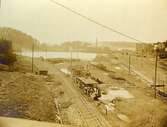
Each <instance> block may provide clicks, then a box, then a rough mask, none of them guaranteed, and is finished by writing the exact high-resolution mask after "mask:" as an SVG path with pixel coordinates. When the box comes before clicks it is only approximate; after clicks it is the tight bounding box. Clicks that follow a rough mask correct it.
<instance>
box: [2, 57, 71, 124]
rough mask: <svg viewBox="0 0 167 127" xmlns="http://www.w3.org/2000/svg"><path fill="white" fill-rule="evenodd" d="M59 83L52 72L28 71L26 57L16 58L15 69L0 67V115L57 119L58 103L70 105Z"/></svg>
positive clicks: (53, 120)
mask: <svg viewBox="0 0 167 127" xmlns="http://www.w3.org/2000/svg"><path fill="white" fill-rule="evenodd" d="M34 70H37V67H36V66H34ZM61 87H62V83H61V81H60V80H59V79H57V78H55V77H54V76H53V75H47V76H42V75H36V74H33V73H31V62H30V60H29V58H23V57H21V58H18V62H17V63H16V65H15V71H14V72H8V71H7V70H0V116H5V117H16V118H25V119H30V120H38V121H46V122H56V123H60V122H61V118H60V117H59V116H60V113H59V112H60V111H59V110H60V109H58V107H59V105H60V104H61V107H62V109H65V108H66V107H68V105H70V103H69V102H67V101H66V100H67V99H66V97H64V92H63V89H62V88H61ZM59 97H60V98H61V99H59ZM58 99H59V100H61V102H59V103H57V101H58ZM62 100H63V101H62ZM67 122H68V121H65V122H64V123H67Z"/></svg>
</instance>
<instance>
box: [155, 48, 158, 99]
mask: <svg viewBox="0 0 167 127" xmlns="http://www.w3.org/2000/svg"><path fill="white" fill-rule="evenodd" d="M155 52H156V56H155V71H154V72H155V74H154V77H155V79H154V80H155V81H154V97H155V98H156V97H157V93H156V92H157V90H156V89H157V88H156V86H157V65H158V50H157V49H156V51H155Z"/></svg>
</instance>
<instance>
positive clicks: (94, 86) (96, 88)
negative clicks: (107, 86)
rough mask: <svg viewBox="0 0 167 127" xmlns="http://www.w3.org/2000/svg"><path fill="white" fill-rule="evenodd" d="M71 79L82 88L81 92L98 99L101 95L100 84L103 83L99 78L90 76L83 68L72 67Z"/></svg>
mask: <svg viewBox="0 0 167 127" xmlns="http://www.w3.org/2000/svg"><path fill="white" fill-rule="evenodd" d="M72 75H73V80H74V83H75V84H77V86H78V87H79V88H80V89H82V90H83V92H84V93H85V94H86V95H88V96H90V97H91V98H93V99H94V100H98V98H99V97H101V89H100V86H101V84H102V83H103V82H102V81H101V80H100V79H98V78H94V77H92V76H91V74H90V72H89V71H86V70H85V69H84V68H79V69H76V68H75V69H73V70H72Z"/></svg>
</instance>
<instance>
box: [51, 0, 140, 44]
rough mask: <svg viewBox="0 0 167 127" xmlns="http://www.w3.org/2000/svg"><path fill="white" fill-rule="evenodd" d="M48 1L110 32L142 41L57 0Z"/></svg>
mask: <svg viewBox="0 0 167 127" xmlns="http://www.w3.org/2000/svg"><path fill="white" fill-rule="evenodd" d="M50 1H51V2H52V3H54V4H56V5H58V6H60V7H63V8H64V9H66V10H68V11H70V12H72V13H74V14H76V15H78V16H80V17H82V18H84V19H86V20H88V21H90V22H92V23H95V24H96V25H99V26H101V27H103V28H105V29H108V30H110V31H112V32H114V33H117V34H119V35H121V36H124V37H126V38H128V39H131V40H134V41H137V42H142V41H140V40H138V39H136V38H134V37H132V36H130V35H127V34H125V33H122V32H120V31H118V30H115V29H113V28H112V27H109V26H107V25H104V24H102V23H100V22H98V21H96V20H94V19H92V18H89V17H88V16H86V15H83V14H81V13H79V12H77V11H75V10H74V9H72V8H69V7H67V6H65V5H63V4H61V3H59V2H57V1H55V0H50Z"/></svg>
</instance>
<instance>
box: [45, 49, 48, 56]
mask: <svg viewBox="0 0 167 127" xmlns="http://www.w3.org/2000/svg"><path fill="white" fill-rule="evenodd" d="M47 52H48V51H47V47H46V49H45V59H47Z"/></svg>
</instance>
